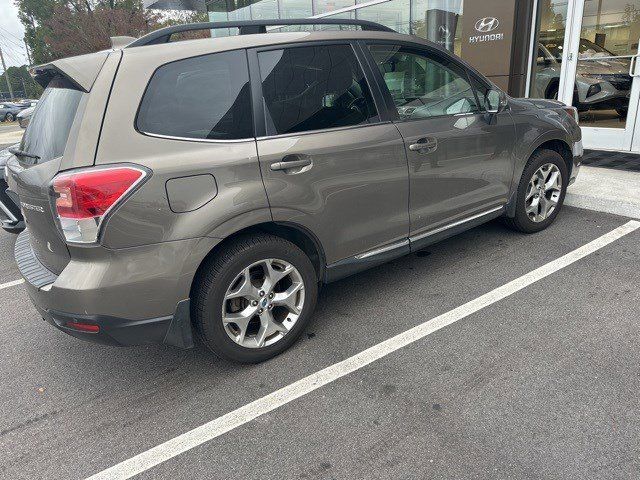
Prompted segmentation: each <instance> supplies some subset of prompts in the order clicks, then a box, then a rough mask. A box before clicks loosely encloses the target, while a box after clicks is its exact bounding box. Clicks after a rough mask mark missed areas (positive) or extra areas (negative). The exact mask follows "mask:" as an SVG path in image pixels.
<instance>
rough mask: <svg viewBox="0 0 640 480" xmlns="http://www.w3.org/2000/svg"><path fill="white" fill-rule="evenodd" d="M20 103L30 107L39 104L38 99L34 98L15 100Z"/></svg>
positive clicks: (24, 106)
mask: <svg viewBox="0 0 640 480" xmlns="http://www.w3.org/2000/svg"><path fill="white" fill-rule="evenodd" d="M15 103H17V104H18V105H20V106H21V107H23V108H29V107H35V106H36V105H37V104H38V100H33V99H29V98H27V99H25V100H21V101H19V102H15Z"/></svg>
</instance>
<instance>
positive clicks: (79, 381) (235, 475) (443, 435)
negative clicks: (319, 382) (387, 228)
mask: <svg viewBox="0 0 640 480" xmlns="http://www.w3.org/2000/svg"><path fill="white" fill-rule="evenodd" d="M627 222H628V219H627V218H624V217H619V216H615V215H611V214H606V213H597V212H592V211H587V210H580V209H576V208H570V207H568V208H565V209H564V210H563V212H562V213H561V215H560V216H559V218H558V220H557V222H556V223H555V224H554V225H552V226H551V227H550V228H549V229H548V230H546V231H544V232H541V233H539V234H535V235H521V234H517V233H514V232H512V231H509V230H507V229H506V228H504V227H503V226H502V225H501V224H500V223H499V222H492V223H490V224H488V225H484V226H482V227H479V228H475V229H473V230H471V231H469V232H466V233H464V234H462V235H460V236H458V237H455V238H453V239H450V240H448V241H445V242H443V243H440V244H438V245H434V246H432V247H430V248H428V249H427V250H425V251H423V252H420V253H418V254H413V255H410V256H407V257H405V258H402V259H399V260H397V261H394V262H391V263H389V264H386V265H383V266H381V267H378V268H375V269H373V270H370V271H368V272H365V273H362V274H360V275H356V276H353V277H351V278H348V279H345V280H343V281H340V282H337V283H334V284H331V285H329V286H327V287H325V288H324V289H323V290H322V292H321V295H320V299H319V302H318V309H317V312H316V315H315V317H314V320H313V321H312V323H311V325H310V326H309V328H308V330H307V332H306V333H305V335H304V337H303V338H302V339H301V341H300V342H298V343H297V344H296V345H295V346H294V347H293V348H292V349H291V350H289V351H287V352H286V353H284V354H283V355H281V356H279V357H277V358H275V359H273V360H271V361H269V362H266V363H263V364H260V365H255V366H238V365H234V364H230V363H226V362H223V361H220V360H217V359H216V358H214V357H212V356H211V355H210V354H209V353H208V352H207V351H206V350H205V349H204V348H203V347H202V346H200V345H198V346H197V348H196V349H194V350H189V351H182V350H177V349H173V348H168V347H159V346H158V347H156V346H149V347H133V348H115V347H105V346H99V345H93V344H89V343H84V342H82V341H79V340H76V339H73V338H71V337H68V336H66V335H64V334H62V333H61V332H58V331H57V330H55V329H54V328H53V327H51V326H49V325H48V324H46V323H45V322H43V321H42V320H41V319H39V318H38V315H37V313H36V312H35V310H34V309H33V308H32V307H31V305H30V303H29V300H28V298H27V296H26V293H25V292H24V289H23V286H21V285H18V286H12V287H8V288H4V289H0V299H2V305H3V315H2V318H3V321H2V322H1V324H0V329H1V335H0V351H1V352H2V362H1V364H0V376H1V378H2V389H1V390H0V408H1V410H2V412H3V415H2V416H1V417H0V477H2V478H11V479H14V478H49V479H58V478H65V479H66V478H86V477H88V476H90V475H92V474H96V473H98V472H101V471H103V470H104V469H106V468H109V467H112V466H113V465H115V464H118V463H119V462H122V461H125V460H127V459H129V458H131V457H133V456H134V455H137V454H139V453H141V452H144V451H146V450H148V449H150V448H152V447H154V446H156V445H158V444H161V443H162V442H165V441H167V440H170V439H173V438H175V437H176V436H178V435H181V434H183V433H184V432H187V431H189V430H191V429H193V428H195V427H198V426H200V425H203V424H205V423H206V422H209V421H211V420H213V419H216V418H218V417H220V416H222V415H224V414H226V413H228V412H231V411H233V410H235V409H238V408H239V407H243V406H244V405H247V404H249V403H250V402H252V401H254V400H256V399H259V398H261V397H263V396H265V395H267V394H269V393H270V392H273V391H275V390H278V389H280V388H282V387H286V386H287V385H290V384H291V383H292V382H295V381H297V380H299V379H301V378H303V377H305V376H307V375H310V374H312V373H314V372H316V371H318V370H319V369H322V368H324V367H327V366H330V365H334V364H336V362H340V361H342V360H344V359H345V358H348V357H350V356H352V355H354V354H357V353H359V352H361V351H362V350H364V349H366V348H368V347H371V346H373V345H376V344H378V343H379V342H382V341H384V340H386V339H388V338H390V337H393V336H394V335H397V334H398V333H401V332H404V331H407V330H408V329H410V328H412V327H414V326H416V325H419V324H421V323H422V322H425V321H427V320H429V319H431V318H434V317H436V316H438V315H441V314H444V313H446V312H449V311H451V310H452V309H454V308H456V307H458V306H460V305H463V304H465V303H466V302H469V301H470V300H473V299H475V298H477V297H479V296H481V295H484V294H485V293H487V292H489V291H491V290H493V289H496V288H497V287H501V286H502V285H504V284H506V283H507V282H510V281H511V280H513V279H515V278H517V277H520V276H522V275H525V274H527V273H528V272H531V271H532V270H534V269H536V268H538V267H540V266H541V265H544V264H546V263H548V262H552V261H554V260H556V259H558V258H559V257H561V256H563V255H565V254H568V253H570V252H573V251H575V250H576V249H578V248H580V247H582V246H583V245H585V244H587V243H588V242H590V241H592V240H594V239H596V238H599V237H601V236H602V235H603V234H606V233H607V232H610V231H611V230H613V229H616V228H617V227H619V226H621V225H624V224H626V223H627ZM639 241H640V229H639V230H636V231H634V232H632V233H629V234H628V235H625V236H623V237H622V238H620V239H618V240H616V241H614V242H613V243H611V244H609V245H607V246H605V247H603V248H601V249H599V250H597V251H595V252H593V253H591V254H589V255H587V256H586V257H585V258H582V259H580V260H578V261H577V262H575V263H573V264H571V265H568V266H566V267H565V268H562V269H560V270H558V271H557V272H554V273H553V274H551V275H549V276H547V277H545V278H544V279H542V280H540V281H538V282H536V283H533V284H531V285H529V286H527V287H526V288H523V289H522V290H520V291H518V292H516V293H514V294H513V295H511V296H509V297H507V298H504V299H503V300H500V301H497V302H495V303H492V304H491V305H489V306H488V307H486V308H484V309H482V310H480V311H478V312H476V313H473V314H471V315H469V316H467V317H466V318H463V319H461V320H460V321H458V322H456V323H453V324H451V325H449V326H447V327H445V328H443V329H442V330H439V331H436V332H435V333H432V334H431V335H429V336H426V337H425V338H422V339H420V340H418V341H416V342H415V343H411V344H410V345H408V346H406V347H404V348H401V349H399V350H397V351H395V352H393V353H390V354H389V355H387V356H385V357H383V358H381V359H380V360H377V361H375V362H373V363H371V364H369V365H366V366H364V367H363V368H360V369H359V370H357V371H355V372H353V373H350V374H348V375H345V376H342V377H341V378H339V379H337V380H336V381H334V382H332V383H330V384H328V385H325V386H323V387H321V388H319V389H317V390H314V391H312V392H311V393H308V394H307V395H305V396H302V397H301V398H298V399H295V400H293V401H291V402H289V403H287V404H285V405H283V406H281V407H280V408H278V409H276V410H274V411H271V412H270V413H266V414H264V415H256V418H254V419H252V420H251V421H248V422H246V423H244V424H243V425H241V426H239V427H238V428H235V429H232V430H231V431H229V432H227V433H225V434H223V435H221V436H219V437H217V438H215V439H213V440H211V441H209V442H206V443H204V444H202V445H200V446H198V447H196V448H193V449H191V450H189V451H187V452H185V453H182V454H181V455H177V456H174V457H173V458H171V459H169V460H168V461H166V462H164V463H161V464H159V465H157V466H155V467H153V468H150V469H148V470H146V471H145V472H143V473H141V474H140V475H139V477H137V478H160V479H175V478H208V479H270V478H273V479H276V478H277V479H283V478H286V479H289V478H292V479H293V478H297V479H316V478H320V479H334V478H335V479H359V478H380V479H382V478H385V479H386V478H399V479H414V478H415V479H417V478H420V479H422V478H434V479H435V478H500V479H507V478H517V479H523V478H532V479H533V478H536V479H539V478H549V479H551V478H553V479H555V478H558V479H560V478H572V479H581V478H585V479H587V478H590V479H591V478H607V479H614V478H620V479H623V478H624V479H630V478H638V472H639V471H640V460H639V458H640V428H639V427H640V400H639V399H638V395H637V392H638V391H639V390H640V376H639V375H638V365H640V349H638V347H637V339H638V336H639V333H640V326H639V325H638V318H639V317H640V315H639V307H638V305H640V294H639V293H638V288H637V286H638V285H639V284H640V271H639V269H638V266H639V265H640V262H639V260H640V248H639V247H638V245H639ZM13 243H14V237H12V236H10V235H8V234H3V235H0V260H1V261H2V267H0V283H5V282H8V281H11V280H14V279H16V278H18V274H17V272H16V268H15V266H14V264H13V261H12V258H11V257H12V253H11V251H12V248H13ZM258 413H259V412H258Z"/></svg>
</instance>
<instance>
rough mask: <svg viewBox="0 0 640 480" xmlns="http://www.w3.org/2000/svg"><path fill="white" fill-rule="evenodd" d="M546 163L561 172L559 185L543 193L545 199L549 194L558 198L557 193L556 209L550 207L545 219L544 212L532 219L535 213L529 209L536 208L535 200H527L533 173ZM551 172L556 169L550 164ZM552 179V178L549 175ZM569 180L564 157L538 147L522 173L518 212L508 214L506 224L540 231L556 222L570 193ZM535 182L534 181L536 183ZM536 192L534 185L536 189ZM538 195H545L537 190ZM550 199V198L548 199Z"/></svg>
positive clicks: (518, 229)
mask: <svg viewBox="0 0 640 480" xmlns="http://www.w3.org/2000/svg"><path fill="white" fill-rule="evenodd" d="M547 165H554V166H555V168H556V169H557V171H559V172H560V176H561V179H558V180H559V181H558V183H559V185H558V186H556V187H554V190H552V189H549V190H547V191H545V192H544V194H545V197H544V198H545V199H547V198H549V197H553V198H555V194H556V193H557V194H558V195H557V199H556V204H555V206H554V207H553V210H551V209H549V213H548V215H546V216H545V217H544V219H542V215H540V217H538V218H532V215H533V216H534V217H535V214H532V213H531V212H530V211H529V212H528V211H527V208H528V207H529V209H530V210H531V209H533V210H535V208H534V207H533V203H532V199H529V200H528V199H527V196H528V194H530V193H531V190H530V188H531V183H530V182H533V176H534V174H536V173H537V172H538V171H539V170H540V169H542V168H544V167H545V166H547ZM547 171H548V172H550V173H551V172H552V171H555V170H553V167H549V170H547ZM549 178H551V177H549ZM568 182H569V172H568V169H567V164H566V163H565V161H564V159H563V158H562V156H561V155H560V154H559V153H558V152H556V151H554V150H546V149H545V150H538V151H536V152H534V153H533V155H531V158H529V161H528V162H527V164H526V165H525V167H524V171H523V172H522V177H521V178H520V182H519V184H518V191H517V193H516V212H515V216H514V217H512V218H511V217H507V218H505V219H504V222H505V224H506V225H507V226H508V227H510V228H512V229H514V230H517V231H519V232H524V233H535V232H539V231H541V230H544V229H545V228H547V227H548V226H549V225H551V224H552V223H553V221H554V220H555V219H556V217H557V216H558V213H559V212H560V209H561V208H562V204H563V203H564V197H565V194H566V192H567V185H568ZM534 185H535V183H534ZM555 188H559V189H560V190H559V192H558V191H557V190H555ZM533 190H534V191H535V188H534V189H533ZM536 193H537V194H538V195H539V197H536V198H542V194H541V193H539V192H536ZM547 201H548V200H547ZM547 201H545V202H544V206H546V205H549V204H552V202H551V201H549V203H547ZM541 203H542V201H541V200H538V204H541ZM544 206H540V207H539V209H540V211H542V208H544Z"/></svg>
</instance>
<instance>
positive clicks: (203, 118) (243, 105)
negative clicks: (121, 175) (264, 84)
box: [137, 50, 253, 140]
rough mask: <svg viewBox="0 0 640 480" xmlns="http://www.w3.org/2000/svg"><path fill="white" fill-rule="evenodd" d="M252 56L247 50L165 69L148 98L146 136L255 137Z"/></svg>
mask: <svg viewBox="0 0 640 480" xmlns="http://www.w3.org/2000/svg"><path fill="white" fill-rule="evenodd" d="M251 115H252V113H251V93H250V85H249V72H248V68H247V55H246V53H245V52H244V51H243V50H237V51H231V52H224V53H215V54H211V55H204V56H200V57H194V58H187V59H185V60H180V61H177V62H172V63H169V64H167V65H163V66H162V67H160V68H159V69H158V70H157V71H156V73H155V74H154V75H153V77H152V78H151V81H150V82H149V86H148V87H147V91H146V92H145V94H144V97H143V98H142V103H141V105H140V112H139V114H138V119H137V128H138V130H140V131H142V132H144V133H150V134H157V135H166V136H171V137H180V138H194V139H210V140H237V139H243V138H250V137H253V121H252V116H251Z"/></svg>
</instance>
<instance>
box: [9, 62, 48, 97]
mask: <svg viewBox="0 0 640 480" xmlns="http://www.w3.org/2000/svg"><path fill="white" fill-rule="evenodd" d="M7 75H8V76H9V81H10V82H11V87H12V88H13V93H14V94H15V95H17V96H19V97H20V96H24V97H25V98H40V95H41V94H42V87H40V85H38V84H37V83H36V82H35V81H34V80H33V78H31V75H29V71H28V70H27V67H26V66H24V65H23V66H21V67H8V68H7V71H6V72H5V73H3V74H2V75H0V90H2V91H5V90H7V80H6V76H7Z"/></svg>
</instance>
